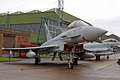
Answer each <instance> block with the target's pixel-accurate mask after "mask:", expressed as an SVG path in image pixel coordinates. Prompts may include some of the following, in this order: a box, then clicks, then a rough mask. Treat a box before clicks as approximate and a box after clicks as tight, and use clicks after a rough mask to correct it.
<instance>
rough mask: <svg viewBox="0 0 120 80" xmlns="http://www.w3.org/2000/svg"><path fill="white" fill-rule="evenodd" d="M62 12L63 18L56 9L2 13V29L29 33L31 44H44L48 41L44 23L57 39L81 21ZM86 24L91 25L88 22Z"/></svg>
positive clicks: (0, 26) (0, 20)
mask: <svg viewBox="0 0 120 80" xmlns="http://www.w3.org/2000/svg"><path fill="white" fill-rule="evenodd" d="M61 12H62V15H63V17H61V16H60V15H59V14H58V9H56V8H54V9H51V10H47V11H44V12H41V11H39V10H33V11H30V12H27V13H23V12H20V11H18V12H15V13H11V14H8V13H7V14H6V13H1V14H0V28H7V29H12V30H19V31H23V32H29V33H30V43H37V42H38V43H42V42H44V41H46V37H45V31H44V23H47V25H48V28H49V30H50V32H51V35H52V37H55V36H56V35H58V34H60V33H61V31H62V30H64V29H66V27H67V26H68V25H69V24H70V23H71V22H73V21H74V20H81V19H79V18H77V17H75V16H73V15H71V14H69V13H66V12H64V11H61ZM59 19H60V20H59ZM81 21H84V20H81ZM84 22H85V23H87V24H89V25H91V24H90V23H88V22H86V21H84ZM60 26H62V27H60ZM21 34H22V33H21Z"/></svg>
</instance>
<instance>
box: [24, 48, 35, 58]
mask: <svg viewBox="0 0 120 80" xmlns="http://www.w3.org/2000/svg"><path fill="white" fill-rule="evenodd" d="M26 56H27V57H28V58H34V57H35V56H36V54H35V52H33V51H32V50H30V51H29V52H27V53H26Z"/></svg>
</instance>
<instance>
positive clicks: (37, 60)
mask: <svg viewBox="0 0 120 80" xmlns="http://www.w3.org/2000/svg"><path fill="white" fill-rule="evenodd" d="M38 63H39V58H38V57H35V64H36V65H38Z"/></svg>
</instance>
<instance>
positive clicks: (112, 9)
mask: <svg viewBox="0 0 120 80" xmlns="http://www.w3.org/2000/svg"><path fill="white" fill-rule="evenodd" d="M51 8H58V0H0V13H4V12H8V11H9V12H10V13H13V12H16V11H22V12H28V11H31V10H35V9H37V10H41V11H45V10H49V9H51ZM64 11H65V12H68V13H70V14H72V15H74V16H76V17H78V18H80V19H83V20H85V21H87V22H89V23H91V24H92V25H93V26H96V27H100V28H103V29H105V30H107V31H108V33H107V34H108V35H110V34H116V35H117V36H120V0H64ZM63 16H64V15H63Z"/></svg>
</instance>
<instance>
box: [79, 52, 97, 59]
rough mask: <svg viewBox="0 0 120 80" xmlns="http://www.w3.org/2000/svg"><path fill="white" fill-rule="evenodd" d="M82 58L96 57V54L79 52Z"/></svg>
mask: <svg viewBox="0 0 120 80" xmlns="http://www.w3.org/2000/svg"><path fill="white" fill-rule="evenodd" d="M77 55H78V56H79V57H80V58H94V57H95V55H94V54H93V53H79V54H77Z"/></svg>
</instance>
